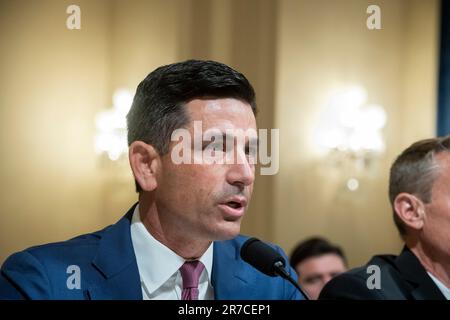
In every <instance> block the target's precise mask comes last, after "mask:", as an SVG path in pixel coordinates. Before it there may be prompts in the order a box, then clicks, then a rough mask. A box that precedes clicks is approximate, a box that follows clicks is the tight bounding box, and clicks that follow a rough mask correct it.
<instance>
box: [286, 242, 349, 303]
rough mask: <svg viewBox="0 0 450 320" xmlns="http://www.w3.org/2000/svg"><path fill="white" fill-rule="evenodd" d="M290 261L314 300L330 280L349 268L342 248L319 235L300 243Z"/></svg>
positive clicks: (302, 285)
mask: <svg viewBox="0 0 450 320" xmlns="http://www.w3.org/2000/svg"><path fill="white" fill-rule="evenodd" d="M290 263H291V266H292V268H293V269H294V270H295V271H296V272H297V275H298V283H299V284H300V286H301V287H302V288H303V290H305V292H306V294H308V296H309V298H310V299H313V300H316V299H317V298H318V297H319V294H320V291H321V290H322V288H323V287H324V285H325V284H326V283H327V282H328V281H330V280H331V279H332V278H334V277H335V276H337V275H338V274H341V273H342V272H344V271H346V270H347V261H346V258H345V255H344V252H343V251H342V249H341V248H339V247H338V246H335V245H333V244H331V243H330V242H329V241H328V240H325V239H323V238H319V237H314V238H310V239H307V240H305V241H303V242H301V243H299V244H298V245H297V246H296V247H295V249H294V250H293V251H292V254H291V258H290Z"/></svg>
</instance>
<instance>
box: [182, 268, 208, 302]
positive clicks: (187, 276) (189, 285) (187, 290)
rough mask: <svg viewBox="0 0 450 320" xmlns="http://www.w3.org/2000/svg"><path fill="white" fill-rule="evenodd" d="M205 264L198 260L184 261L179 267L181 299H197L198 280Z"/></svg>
mask: <svg viewBox="0 0 450 320" xmlns="http://www.w3.org/2000/svg"><path fill="white" fill-rule="evenodd" d="M203 269H205V266H204V265H203V263H201V262H200V261H198V260H195V261H186V262H185V263H184V264H183V265H182V266H181V268H180V272H181V277H182V278H183V291H182V292H181V300H198V281H199V279H200V275H201V274H202V271H203Z"/></svg>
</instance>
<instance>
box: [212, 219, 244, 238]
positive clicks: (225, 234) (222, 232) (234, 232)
mask: <svg viewBox="0 0 450 320" xmlns="http://www.w3.org/2000/svg"><path fill="white" fill-rule="evenodd" d="M227 224H234V225H227V226H225V227H222V228H220V229H219V230H217V231H216V233H215V234H214V237H215V240H218V241H223V240H231V239H233V238H236V237H237V236H238V235H239V232H240V231H241V223H240V222H237V221H235V222H227Z"/></svg>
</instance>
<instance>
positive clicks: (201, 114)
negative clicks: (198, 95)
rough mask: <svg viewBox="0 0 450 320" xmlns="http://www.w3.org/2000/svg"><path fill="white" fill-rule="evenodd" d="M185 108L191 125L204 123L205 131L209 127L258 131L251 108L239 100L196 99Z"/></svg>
mask: <svg viewBox="0 0 450 320" xmlns="http://www.w3.org/2000/svg"><path fill="white" fill-rule="evenodd" d="M185 107H186V111H187V112H188V114H189V118H190V120H191V123H192V122H194V121H202V122H203V128H204V129H206V128H208V127H217V128H219V129H227V128H236V127H240V128H243V129H247V128H254V129H256V120H255V117H254V114H253V111H252V108H251V106H250V105H249V104H248V103H246V102H243V101H240V100H237V99H233V98H223V99H194V100H191V101H190V102H189V103H187V104H186V106H185Z"/></svg>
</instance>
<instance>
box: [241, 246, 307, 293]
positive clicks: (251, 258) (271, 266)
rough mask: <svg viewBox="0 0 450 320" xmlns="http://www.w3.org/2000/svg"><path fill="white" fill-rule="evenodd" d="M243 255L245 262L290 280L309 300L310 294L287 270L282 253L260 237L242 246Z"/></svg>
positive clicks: (272, 274)
mask: <svg viewBox="0 0 450 320" xmlns="http://www.w3.org/2000/svg"><path fill="white" fill-rule="evenodd" d="M241 257H242V259H243V260H244V261H245V262H247V263H248V264H250V265H251V266H253V267H254V268H256V269H257V270H259V271H261V272H262V273H264V274H266V275H268V276H271V277H276V276H280V277H282V278H283V279H286V280H288V281H289V282H290V283H292V284H293V285H294V286H295V287H296V288H297V290H299V291H300V292H301V294H302V295H303V296H304V297H305V299H306V300H309V297H308V295H307V294H306V293H305V292H304V291H303V290H302V288H300V286H299V285H298V283H297V282H296V281H295V280H294V279H292V277H291V276H290V274H289V272H287V271H286V269H285V266H286V262H285V261H284V259H283V257H282V256H281V254H280V253H279V252H278V251H277V250H275V249H274V248H272V247H271V246H269V245H268V244H266V243H264V242H262V241H261V240H259V239H256V238H250V239H248V240H247V241H245V242H244V244H243V245H242V247H241Z"/></svg>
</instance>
